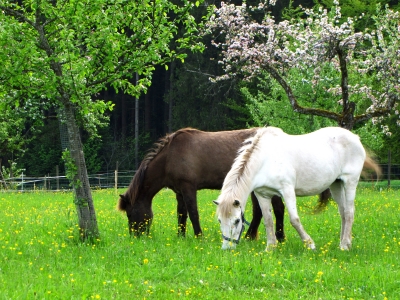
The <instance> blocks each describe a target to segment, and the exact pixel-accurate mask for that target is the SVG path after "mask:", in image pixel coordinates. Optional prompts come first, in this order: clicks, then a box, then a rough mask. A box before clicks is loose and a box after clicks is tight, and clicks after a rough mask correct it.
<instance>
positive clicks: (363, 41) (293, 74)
mask: <svg viewBox="0 0 400 300" xmlns="http://www.w3.org/2000/svg"><path fill="white" fill-rule="evenodd" d="M274 2H275V1H269V2H268V1H267V2H265V3H260V4H259V6H258V7H247V6H246V5H245V4H243V5H242V6H235V5H230V4H224V3H222V5H221V8H219V9H215V11H214V15H213V16H212V17H211V18H210V19H209V21H208V23H207V31H206V33H207V34H210V33H211V34H215V35H216V36H217V38H216V40H215V41H214V45H215V46H217V47H220V48H221V49H222V59H221V61H220V63H221V64H222V66H223V68H224V70H225V74H224V75H222V76H219V77H218V78H216V79H214V80H223V79H226V78H232V77H235V76H240V77H242V78H244V79H245V80H250V79H251V78H253V77H256V76H258V75H260V74H261V73H263V72H267V73H268V74H269V76H270V77H272V78H273V79H274V80H276V82H278V83H279V85H280V86H281V87H282V88H283V90H284V91H285V93H286V95H287V97H288V99H289V102H290V105H291V107H292V109H293V110H294V111H295V112H299V113H302V114H308V115H315V116H322V117H326V118H329V119H331V120H334V121H335V122H336V123H337V124H338V125H339V126H341V127H344V128H347V129H350V130H351V129H352V128H353V127H354V125H355V124H357V123H360V122H365V121H367V120H369V119H372V121H373V122H374V123H375V124H376V123H379V122H380V121H382V120H383V119H384V118H385V117H386V116H388V115H390V114H396V115H398V114H399V113H398V102H399V96H400V81H399V75H400V74H399V71H400V15H399V12H395V11H392V10H390V9H388V8H387V7H386V8H384V9H381V8H380V7H377V14H376V16H375V17H374V19H373V20H374V22H375V25H376V26H375V27H374V29H368V28H365V30H364V31H362V32H356V31H355V29H354V20H355V19H353V18H347V19H346V20H343V18H342V17H341V13H340V6H339V2H337V1H335V2H334V6H333V8H332V9H331V10H329V11H328V10H327V9H324V8H322V7H319V8H317V9H304V10H303V11H304V15H305V17H304V18H299V19H293V20H290V21H288V20H285V21H282V22H276V21H275V20H274V18H273V17H272V16H271V14H270V13H268V7H269V5H274V4H275V3H274ZM254 11H257V12H260V11H261V12H265V17H264V18H263V20H262V21H259V22H257V21H255V20H252V18H251V13H252V12H254ZM360 18H362V16H360ZM221 37H222V39H221ZM299 79H301V84H306V85H308V87H309V89H308V91H309V92H308V93H307V94H306V95H305V94H301V93H299V89H296V85H298V84H299ZM301 90H302V91H304V89H301ZM321 95H322V96H323V98H324V99H326V100H324V101H325V103H321V101H312V100H313V99H317V98H318V99H321ZM324 101H322V102H324ZM327 101H331V102H332V101H333V103H330V104H329V105H327V104H326V102H327ZM397 123H398V124H399V125H400V120H398V121H397ZM381 126H382V129H383V130H384V131H385V132H386V133H387V134H390V132H389V128H388V127H387V126H384V125H382V124H381Z"/></svg>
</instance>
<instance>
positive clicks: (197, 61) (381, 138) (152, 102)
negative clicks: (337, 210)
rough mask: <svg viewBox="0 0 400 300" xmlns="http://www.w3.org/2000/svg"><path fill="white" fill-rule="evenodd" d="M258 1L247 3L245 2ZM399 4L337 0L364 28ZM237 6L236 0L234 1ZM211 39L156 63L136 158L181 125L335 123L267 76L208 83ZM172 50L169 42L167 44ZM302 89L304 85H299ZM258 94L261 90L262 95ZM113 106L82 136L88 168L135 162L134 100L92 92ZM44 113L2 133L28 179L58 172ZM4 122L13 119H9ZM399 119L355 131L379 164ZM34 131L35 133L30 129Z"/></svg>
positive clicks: (398, 131) (283, 6) (291, 9)
mask: <svg viewBox="0 0 400 300" xmlns="http://www.w3.org/2000/svg"><path fill="white" fill-rule="evenodd" d="M257 2H258V1H255V0H252V1H247V4H248V5H251V4H256V3H257ZM332 2H333V1H329V0H326V1H323V0H322V1H318V2H317V1H309V0H304V1H293V2H292V1H289V0H282V1H277V5H276V6H275V7H274V8H273V15H274V16H275V18H276V20H283V19H285V18H289V17H293V16H295V15H296V14H299V10H298V9H297V8H298V7H299V6H300V5H301V6H302V7H310V8H311V7H313V6H314V5H316V4H323V5H324V6H326V7H330V6H332ZM397 2H398V1H395V0H392V1H389V0H382V1H379V0H366V1H353V0H346V1H341V2H340V6H341V8H342V15H343V16H354V15H359V14H361V13H364V14H365V17H364V18H363V19H360V21H359V23H357V24H356V28H359V29H360V30H362V29H363V28H365V27H368V26H371V23H370V20H371V17H372V16H373V14H374V13H375V7H376V4H377V3H381V4H382V5H385V4H388V5H389V6H390V7H391V8H392V9H395V10H398V9H399V8H400V7H399V4H398V3H397ZM231 3H234V4H241V1H231ZM211 4H214V5H216V6H217V7H219V6H220V2H219V1H213V2H212V3H211V2H210V1H209V2H208V5H211ZM207 8H208V7H207V6H206V5H202V6H199V7H195V8H194V9H195V12H194V15H195V16H197V17H198V19H199V20H200V19H201V17H202V16H203V15H205V13H206V11H207ZM211 40H212V37H211V36H205V37H204V38H203V43H204V44H205V46H206V48H205V50H204V51H203V52H202V53H199V52H197V53H192V52H190V51H189V50H186V51H187V53H186V54H187V57H186V58H185V60H184V61H182V60H176V61H172V62H170V63H169V65H168V68H166V67H165V66H156V67H155V71H154V73H153V76H152V82H151V86H150V87H149V88H148V89H147V92H146V93H142V95H141V96H140V97H139V108H138V111H137V113H138V117H139V120H138V121H139V122H138V123H139V140H138V143H139V162H140V161H141V158H142V157H143V155H144V154H145V153H146V150H147V149H149V148H150V147H151V145H152V143H153V142H155V141H156V140H157V139H158V138H160V137H161V136H163V135H165V134H166V133H168V132H172V131H175V130H178V129H179V128H182V127H194V128H198V129H201V130H207V131H217V130H232V129H241V128H246V127H250V126H265V125H273V126H278V127H281V128H283V129H284V130H285V131H286V132H288V133H291V134H300V133H305V132H310V131H313V130H316V129H318V128H320V127H324V126H329V125H334V126H337V125H336V124H335V123H334V122H332V121H330V120H328V119H325V118H322V117H317V116H312V115H301V114H298V113H295V112H293V111H292V109H291V107H290V105H289V102H288V100H287V98H286V96H285V94H284V92H283V91H282V89H280V88H279V87H278V86H276V85H274V84H273V83H272V82H271V81H270V79H269V77H268V76H265V77H264V76H259V77H257V78H256V79H254V80H252V81H250V82H249V81H242V80H238V79H230V80H225V81H217V82H212V81H210V78H215V77H216V76H219V75H222V74H223V70H222V68H221V66H220V65H219V64H218V59H219V57H220V55H221V54H220V50H219V49H217V48H215V47H213V46H211ZM171 47H172V48H173V45H172V46H171ZM296 88H297V89H298V90H301V88H302V87H301V85H298V86H296ZM260 91H261V92H262V93H260ZM305 92H306V91H305ZM93 97H95V98H98V99H103V100H105V101H111V102H112V104H114V107H113V110H112V111H110V112H107V113H106V114H107V115H108V117H109V122H108V125H106V126H103V127H101V128H99V130H98V132H97V135H92V134H90V133H89V132H87V131H85V130H83V129H82V132H81V134H82V141H83V145H84V152H85V158H86V165H87V170H88V173H89V174H91V173H96V172H100V171H102V172H105V171H112V170H115V169H116V168H117V169H119V170H134V169H135V168H136V167H137V165H136V164H137V162H138V161H137V160H135V142H136V140H135V98H134V97H133V96H130V95H128V94H126V93H124V92H123V91H122V90H119V92H116V91H115V90H114V88H112V87H111V86H110V87H108V88H106V89H104V90H103V91H102V92H101V93H99V94H97V95H95V96H93ZM40 113H41V114H42V116H44V122H43V124H42V126H37V124H34V122H33V121H30V123H29V122H23V123H21V124H20V125H19V126H20V127H22V128H23V130H22V131H23V134H22V138H21V139H20V140H19V142H18V143H13V147H10V143H9V140H10V139H11V138H12V137H9V136H1V137H0V138H1V139H2V140H1V141H0V142H1V148H0V159H1V165H2V166H4V167H5V168H6V169H9V168H10V166H11V165H13V168H14V172H15V171H16V170H17V169H25V171H24V173H25V174H27V175H29V176H43V175H46V174H55V170H56V169H55V167H56V165H58V166H59V168H60V172H61V173H63V172H64V170H63V168H64V163H63V161H62V148H61V141H60V128H59V127H60V124H59V121H58V119H57V114H56V112H55V111H53V110H52V109H46V108H43V109H41V110H40ZM3 117H4V118H5V119H6V121H8V122H13V120H12V118H10V119H7V118H6V117H5V116H3ZM397 119H398V116H393V117H391V118H388V119H387V120H386V121H385V122H386V123H385V125H389V126H390V130H391V133H392V135H391V136H387V135H385V134H383V133H382V130H381V129H380V127H378V126H372V124H370V122H371V121H368V122H366V123H365V124H363V126H360V125H358V126H357V127H356V128H354V130H355V132H357V133H358V134H359V135H360V136H361V138H362V141H363V143H364V144H365V145H366V146H368V147H369V148H370V149H372V150H373V151H374V152H375V154H376V155H377V156H378V158H379V160H380V162H382V163H384V162H386V161H387V159H388V151H389V150H391V152H392V161H393V162H397V163H398V162H400V152H399V150H398V149H399V146H400V128H399V127H398V126H397V125H396V120H397ZM33 128H34V130H33Z"/></svg>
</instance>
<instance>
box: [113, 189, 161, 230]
mask: <svg viewBox="0 0 400 300" xmlns="http://www.w3.org/2000/svg"><path fill="white" fill-rule="evenodd" d="M150 203H151V202H150ZM118 210H120V211H125V212H126V216H127V217H128V226H129V233H130V234H131V235H132V234H133V235H135V236H140V235H142V234H144V233H146V234H149V231H150V226H151V222H152V220H153V211H152V209H151V205H146V201H134V202H133V204H132V201H131V199H130V198H129V196H127V194H125V195H120V198H119V201H118Z"/></svg>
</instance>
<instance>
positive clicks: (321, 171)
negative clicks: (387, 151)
mask: <svg viewBox="0 0 400 300" xmlns="http://www.w3.org/2000/svg"><path fill="white" fill-rule="evenodd" d="M364 167H366V168H370V169H373V170H374V171H375V172H376V173H377V174H378V175H379V174H380V168H379V166H378V165H377V164H376V163H375V162H374V161H373V160H372V159H371V158H370V157H369V156H368V155H367V154H366V151H365V150H364V147H363V145H362V144H361V142H360V139H359V137H358V136H357V135H355V134H353V133H351V132H350V131H348V130H346V129H343V128H340V127H328V128H323V129H320V130H317V131H315V132H313V133H309V134H305V135H288V134H286V133H284V132H283V131H282V130H281V129H279V128H275V127H265V128H260V129H259V130H258V131H257V133H256V135H255V136H254V137H252V138H250V139H248V140H246V141H245V142H244V143H243V146H242V147H241V148H240V150H239V154H238V156H237V157H236V159H235V161H234V163H233V165H232V168H231V170H230V171H229V172H228V174H227V176H226V177H225V181H224V184H223V187H222V190H221V194H220V196H219V197H218V199H217V200H216V201H214V203H215V204H217V205H218V206H217V216H218V220H219V222H220V224H221V231H222V236H223V238H224V240H223V243H222V249H228V248H235V246H236V245H235V244H237V243H238V242H239V239H240V235H241V233H242V231H243V211H244V209H245V206H246V202H247V197H248V196H249V194H250V193H251V192H252V191H254V192H255V194H256V196H257V198H258V201H259V203H260V206H261V209H262V212H263V216H264V223H265V229H266V235H267V249H266V250H267V251H269V250H272V249H273V248H274V247H275V246H276V244H277V240H276V237H275V234H274V232H273V219H272V214H271V210H272V207H271V198H272V197H273V196H274V195H277V196H280V197H282V198H283V199H284V200H285V204H286V207H287V210H288V213H289V216H290V223H291V224H292V225H293V227H294V228H295V229H296V230H297V232H298V233H299V235H300V238H301V239H302V240H303V241H304V243H306V244H307V245H308V247H309V248H311V249H315V244H314V241H313V240H312V239H311V237H310V236H309V235H308V234H307V232H306V231H305V230H304V228H303V226H302V224H301V222H300V218H299V215H298V213H297V208H296V196H310V195H316V194H319V193H321V192H322V191H324V190H326V189H327V188H329V189H330V190H331V194H332V198H333V199H334V200H335V201H336V203H337V204H338V207H339V212H340V215H341V218H342V228H341V235H340V248H341V249H344V250H348V249H350V247H351V238H352V236H351V229H352V225H353V221H354V198H355V194H356V187H357V184H358V181H359V178H360V174H361V172H362V170H363V168H364ZM232 242H233V243H232Z"/></svg>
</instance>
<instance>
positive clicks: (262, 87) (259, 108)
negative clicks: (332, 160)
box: [241, 73, 334, 134]
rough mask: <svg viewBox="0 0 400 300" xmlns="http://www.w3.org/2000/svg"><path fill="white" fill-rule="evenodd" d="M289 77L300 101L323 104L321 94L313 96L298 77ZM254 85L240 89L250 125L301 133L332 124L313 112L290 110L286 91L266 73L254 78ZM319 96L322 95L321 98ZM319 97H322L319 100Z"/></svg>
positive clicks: (309, 103)
mask: <svg viewBox="0 0 400 300" xmlns="http://www.w3.org/2000/svg"><path fill="white" fill-rule="evenodd" d="M297 79H298V80H293V85H294V86H295V89H296V91H298V94H299V95H300V97H299V98H301V100H302V102H303V103H307V104H308V105H312V106H316V103H321V104H322V105H323V104H326V105H325V108H327V106H328V105H329V102H327V103H326V102H324V100H325V99H324V98H323V95H320V94H316V95H315V97H313V95H312V94H310V89H309V86H308V85H307V84H305V83H304V81H303V80H302V78H297ZM253 81H254V82H256V87H255V88H251V87H249V85H246V86H245V87H243V88H242V89H241V91H242V93H243V96H244V97H245V99H246V106H247V107H248V109H249V110H250V113H251V115H252V118H253V122H254V123H253V124H252V125H254V126H276V127H279V128H282V129H283V130H284V131H285V132H287V133H289V134H304V133H308V132H311V131H314V130H317V129H319V128H322V127H326V126H332V125H334V123H333V122H332V121H330V120H328V119H326V118H322V117H319V116H313V115H302V114H298V113H296V112H294V111H293V109H292V107H291V106H290V103H289V101H288V99H287V95H286V93H285V92H284V91H283V90H282V89H281V87H280V85H279V84H278V83H276V82H275V81H273V80H271V77H270V76H269V75H268V74H267V73H262V74H260V76H258V77H257V78H256V79H254V80H253ZM321 96H322V97H321ZM321 98H322V99H321Z"/></svg>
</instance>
